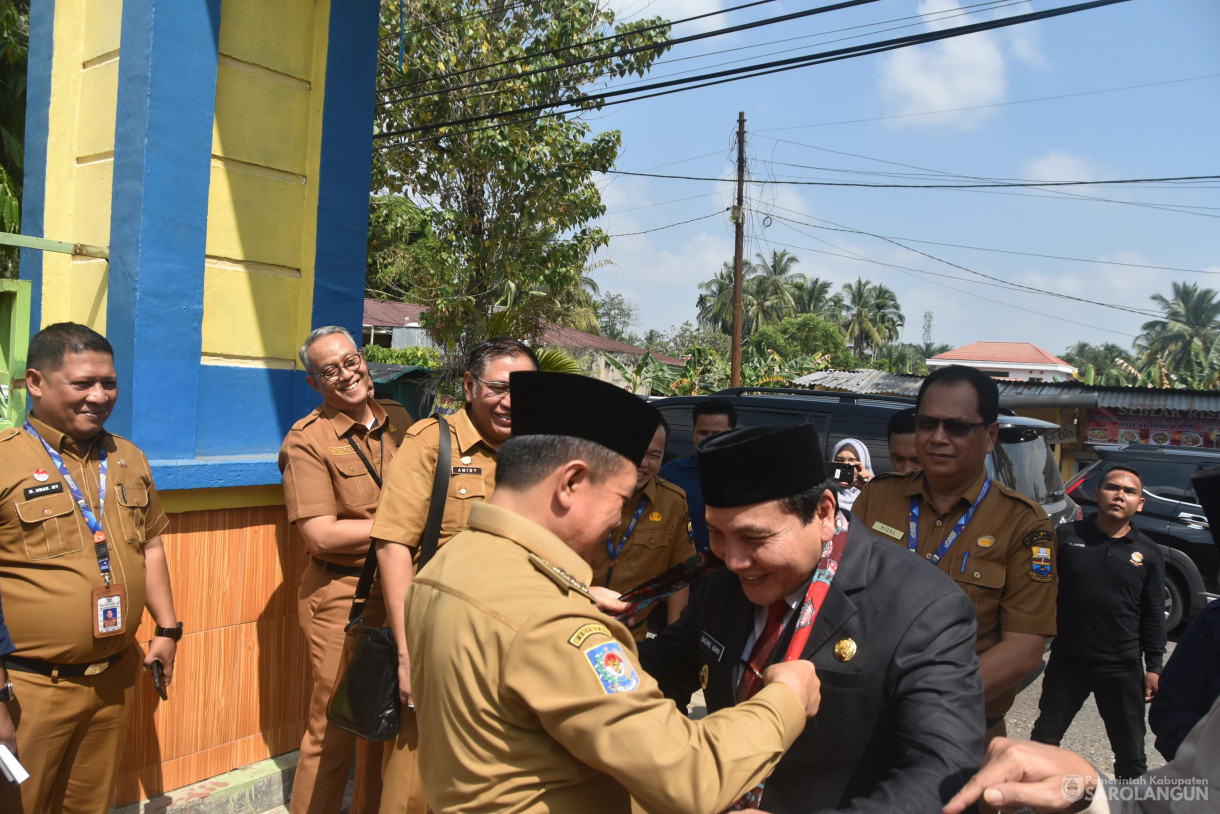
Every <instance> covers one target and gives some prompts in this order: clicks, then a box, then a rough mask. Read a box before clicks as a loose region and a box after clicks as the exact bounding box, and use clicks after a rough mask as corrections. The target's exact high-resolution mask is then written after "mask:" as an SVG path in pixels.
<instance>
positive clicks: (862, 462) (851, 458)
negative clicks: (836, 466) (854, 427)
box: [831, 438, 873, 510]
mask: <svg viewBox="0 0 1220 814" xmlns="http://www.w3.org/2000/svg"><path fill="white" fill-rule="evenodd" d="M831 457H832V458H833V459H834V460H835V461H836V462H838V463H843V464H847V465H848V466H850V467H851V468H852V469H854V470H855V472H856V477H855V479H854V480H853V481H852V482H851V483H850V484H846V485H843V486H840V487H839V490H838V497H839V508H840V509H848V510H850V509H851V507H852V504H853V503H855V502H856V497H857V496H858V495H859V494H860V490H861V489H863V488H864V484H866V483H868V482H869V481H870V480H872V479H873V472H872V469H873V461H872V458H870V457H869V455H868V447H866V446H865V445H864V442H863V441H860V440H857V439H855V438H844V439H843V440H842V441H840V442H839V443H837V444H835V448H834V452H833V453H831Z"/></svg>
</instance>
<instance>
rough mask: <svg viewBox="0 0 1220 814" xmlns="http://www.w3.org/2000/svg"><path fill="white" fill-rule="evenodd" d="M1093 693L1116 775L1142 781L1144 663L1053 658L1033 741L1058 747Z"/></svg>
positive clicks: (1144, 761) (1144, 759) (1054, 655)
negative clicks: (1137, 778) (1112, 755)
mask: <svg viewBox="0 0 1220 814" xmlns="http://www.w3.org/2000/svg"><path fill="white" fill-rule="evenodd" d="M1089 693H1092V694H1093V696H1094V698H1095V699H1096V701H1097V711H1098V712H1100V713H1101V720H1102V721H1103V722H1104V723H1105V725H1106V734H1107V735H1108V736H1109V737H1110V748H1111V749H1113V750H1114V775H1115V777H1118V778H1119V779H1125V778H1132V777H1139V776H1140V775H1142V774H1143V773H1144V772H1145V771H1147V769H1148V759H1147V757H1146V756H1145V755H1144V668H1143V665H1142V664H1141V663H1140V662H1139V660H1138V659H1136V660H1134V661H1128V662H1117V663H1114V662H1096V661H1085V660H1082V659H1074V658H1070V657H1066V656H1061V655H1059V654H1057V653H1055V652H1054V651H1052V652H1051V657H1050V660H1049V661H1048V662H1047V665H1046V674H1045V675H1044V676H1043V677H1042V698H1041V699H1039V701H1038V710H1039V715H1038V720H1037V721H1036V722H1035V723H1034V729H1033V732H1031V733H1030V736H1029V738H1030V740H1034V741H1038V742H1039V743H1049V744H1051V745H1052V746H1058V745H1059V742H1060V741H1061V740H1062V739H1063V734H1064V733H1065V732H1067V728H1068V726H1070V725H1071V723H1072V719H1073V718H1075V717H1076V713H1077V712H1079V711H1080V708H1081V706H1083V705H1084V702H1085V699H1087V698H1088V697H1089Z"/></svg>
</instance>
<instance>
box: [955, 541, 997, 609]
mask: <svg viewBox="0 0 1220 814" xmlns="http://www.w3.org/2000/svg"><path fill="white" fill-rule="evenodd" d="M963 557H965V553H963V554H962V555H961V556H959V557H957V558H956V559H954V560H953V565H951V566H950V568H949V576H951V577H953V581H954V582H956V583H957V584H958V587H960V588H961V589H962V590H963V591H965V592H966V595H967V596H969V597H970V599H971V601H973V602H974V603H975V605H976V606H977V605H978V600H979V599H980V598H981V597H988V596H991V597H996V601H997V602H998V601H999V600H998V597H999V594H1000V591H1001V590H1002V589H1003V588H1004V580H1005V577H1006V575H1007V571H1008V569H1007V567H1006V566H1005V564H1004V563H1002V562H992V561H987V560H982V559H979V560H976V559H974V557H965V564H964V567H963V560H962V558H963Z"/></svg>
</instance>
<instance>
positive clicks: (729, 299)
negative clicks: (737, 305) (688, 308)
mask: <svg viewBox="0 0 1220 814" xmlns="http://www.w3.org/2000/svg"><path fill="white" fill-rule="evenodd" d="M743 276H744V271H743ZM743 289H744V286H743ZM749 301H750V295H749V293H748V292H747V291H745V290H743V291H742V310H743V311H744V310H745V309H746V308H747V307H748V304H749ZM695 307H696V308H697V309H699V326H700V327H702V328H710V329H713V330H717V331H720V332H721V333H723V334H726V335H732V333H733V264H732V263H725V264H724V265H723V266H721V267H720V271H719V272H717V273H716V275H715V276H714V277H712V279H710V280H706V281H704V282H702V283H699V298H698V299H697V300H695Z"/></svg>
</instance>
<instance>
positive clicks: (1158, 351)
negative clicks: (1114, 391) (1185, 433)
mask: <svg viewBox="0 0 1220 814" xmlns="http://www.w3.org/2000/svg"><path fill="white" fill-rule="evenodd" d="M1152 301H1153V303H1155V304H1156V306H1157V307H1158V308H1159V309H1160V310H1161V312H1162V313H1163V314H1164V317H1163V318H1162V319H1154V320H1149V321H1148V322H1145V323H1144V324H1143V326H1142V330H1143V333H1142V334H1141V335H1140V336H1139V338H1138V339H1136V341H1135V344H1136V349H1137V350H1138V351H1139V352H1140V369H1141V371H1143V372H1145V373H1151V374H1153V378H1154V380H1157V381H1158V382H1160V386H1162V387H1166V386H1176V387H1192V388H1206V387H1212V386H1213V385H1215V384H1216V383H1217V379H1218V378H1220V364H1218V363H1220V347H1218V340H1220V296H1218V295H1217V293H1216V291H1215V290H1213V289H1210V288H1200V287H1199V286H1197V285H1195V284H1194V283H1186V282H1181V283H1174V284H1173V296H1172V297H1168V298H1166V297H1165V296H1163V295H1161V294H1153V295H1152Z"/></svg>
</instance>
